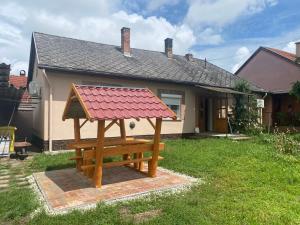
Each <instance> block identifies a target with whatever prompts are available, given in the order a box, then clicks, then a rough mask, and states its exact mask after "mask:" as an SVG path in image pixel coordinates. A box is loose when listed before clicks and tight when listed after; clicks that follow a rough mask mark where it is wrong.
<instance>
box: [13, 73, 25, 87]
mask: <svg viewBox="0 0 300 225" xmlns="http://www.w3.org/2000/svg"><path fill="white" fill-rule="evenodd" d="M9 84H10V85H13V86H14V87H15V88H17V89H19V88H22V87H23V88H26V86H27V77H26V76H17V75H10V76H9Z"/></svg>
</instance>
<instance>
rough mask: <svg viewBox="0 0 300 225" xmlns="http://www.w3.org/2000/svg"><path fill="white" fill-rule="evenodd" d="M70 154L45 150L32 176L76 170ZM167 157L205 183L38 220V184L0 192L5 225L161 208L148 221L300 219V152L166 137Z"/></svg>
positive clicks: (81, 220)
mask: <svg viewBox="0 0 300 225" xmlns="http://www.w3.org/2000/svg"><path fill="white" fill-rule="evenodd" d="M69 156H70V155H69V154H60V155H55V156H49V155H45V154H40V155H37V156H36V157H35V158H34V160H33V161H32V163H31V164H30V166H29V169H28V171H29V172H28V173H30V172H33V171H43V170H52V169H60V168H66V167H70V166H71V167H72V166H74V164H73V163H72V162H70V161H69V160H67V158H68V157H69ZM162 156H164V158H165V159H164V160H162V161H161V162H160V166H162V167H165V168H168V169H171V170H174V171H177V172H180V173H185V174H188V175H191V176H194V177H198V178H202V179H203V180H204V181H205V183H204V184H202V185H199V186H196V187H193V188H192V189H191V190H189V191H186V192H182V193H178V194H174V195H167V196H163V197H162V196H152V197H151V198H148V199H143V200H141V199H140V200H134V201H130V202H122V203H117V204H113V205H104V204H99V205H98V207H97V208H96V209H93V210H89V211H85V212H79V211H74V212H72V213H69V214H67V215H59V216H48V215H46V214H45V213H43V212H42V213H39V214H37V215H36V216H35V217H33V218H28V215H29V213H30V212H32V211H33V209H34V208H36V207H37V201H36V199H35V198H34V196H33V194H32V192H31V191H30V189H28V190H27V189H26V190H23V193H16V192H15V193H14V192H13V191H12V193H0V199H1V201H0V218H2V221H3V223H5V224H6V222H12V223H13V222H15V223H16V224H17V223H18V222H20V221H23V222H24V221H25V222H27V223H28V224H36V225H41V224H72V225H76V224H80V225H83V224H89V225H90V224H133V223H136V222H137V221H140V220H137V219H136V217H135V216H134V215H138V214H140V213H143V212H149V211H150V212H151V210H157V212H158V213H157V215H156V216H155V217H153V218H152V219H150V220H144V221H143V220H142V221H141V222H142V224H166V225H170V224H178V225H182V224H251V225H252V224H293V225H294V224H300V157H299V156H286V155H281V154H279V153H277V152H276V151H275V150H274V149H273V145H272V144H267V143H266V142H264V141H263V140H262V139H260V138H255V139H254V140H250V141H243V142H234V141H231V140H227V139H202V140H176V141H166V150H165V151H164V152H163V153H162ZM24 192H25V193H24ZM21 194H23V195H22V196H26V197H20V196H21ZM3 200H4V201H3ZM16 202H17V203H16ZM20 209H21V211H19V210H20ZM18 211H19V212H18ZM124 211H125V212H126V213H124ZM17 212H18V213H17ZM24 218H26V219H24ZM0 221H1V219H0ZM25 222H24V223H25ZM0 224H1V222H0Z"/></svg>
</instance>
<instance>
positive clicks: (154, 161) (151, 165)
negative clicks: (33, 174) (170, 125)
mask: <svg viewBox="0 0 300 225" xmlns="http://www.w3.org/2000/svg"><path fill="white" fill-rule="evenodd" d="M103 103H105V104H103ZM163 118H172V119H173V120H175V119H176V114H175V113H174V112H173V111H172V110H171V109H170V108H169V107H168V106H167V105H166V104H165V103H163V102H162V101H161V100H160V99H159V98H158V97H157V96H155V94H154V93H153V92H152V91H151V90H149V89H147V88H130V87H100V86H91V85H75V84H72V88H71V91H70V94H69V97H68V100H67V103H66V107H65V110H64V113H63V120H65V119H73V121H74V142H73V143H71V144H70V145H69V148H73V149H75V152H76V155H75V156H74V157H72V158H71V159H72V160H76V168H77V170H78V171H80V172H83V173H84V174H85V175H86V176H88V177H90V178H93V182H94V184H95V187H98V188H99V187H101V183H102V174H103V170H102V169H103V168H105V167H113V166H122V165H125V166H131V167H133V168H135V169H136V170H138V171H143V165H144V164H143V163H144V162H148V173H147V174H148V175H149V176H150V177H155V176H156V172H157V166H158V160H159V159H162V157H160V156H159V153H160V150H162V149H163V148H164V144H163V143H161V142H160V133H161V126H162V119H163ZM83 119H85V121H83V122H82V123H81V122H80V120H83ZM125 119H135V120H137V121H140V119H144V120H147V121H148V122H149V124H150V125H151V127H152V128H153V129H154V135H153V141H149V140H145V139H135V138H127V137H126V129H125ZM154 120H155V123H154ZM88 121H89V122H97V137H96V140H89V141H86V140H82V138H81V133H80V129H81V128H82V127H83V126H84V125H85V124H86V123H87V122H88ZM105 122H107V124H106V123H105ZM112 126H118V127H119V129H120V137H119V138H107V137H105V132H106V131H108V130H109V129H110V128H111V127H112ZM144 152H149V153H150V154H149V156H148V155H147V157H144ZM115 156H122V160H120V161H113V162H106V161H105V160H104V158H105V157H106V158H107V157H115ZM132 164H133V166H132Z"/></svg>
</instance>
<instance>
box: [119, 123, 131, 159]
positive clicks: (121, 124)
mask: <svg viewBox="0 0 300 225" xmlns="http://www.w3.org/2000/svg"><path fill="white" fill-rule="evenodd" d="M119 121H120V133H121V139H122V140H126V129H125V121H124V119H120V120H119ZM129 157H130V156H129V154H124V155H123V160H128V159H129Z"/></svg>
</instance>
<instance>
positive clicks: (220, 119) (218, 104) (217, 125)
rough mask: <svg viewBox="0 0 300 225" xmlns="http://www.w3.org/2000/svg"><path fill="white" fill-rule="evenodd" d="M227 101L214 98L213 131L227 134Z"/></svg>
mask: <svg viewBox="0 0 300 225" xmlns="http://www.w3.org/2000/svg"><path fill="white" fill-rule="evenodd" d="M227 105H228V103H227V99H226V98H216V99H215V104H214V131H215V132H219V133H227V132H228V125H227V124H228V122H227Z"/></svg>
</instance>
